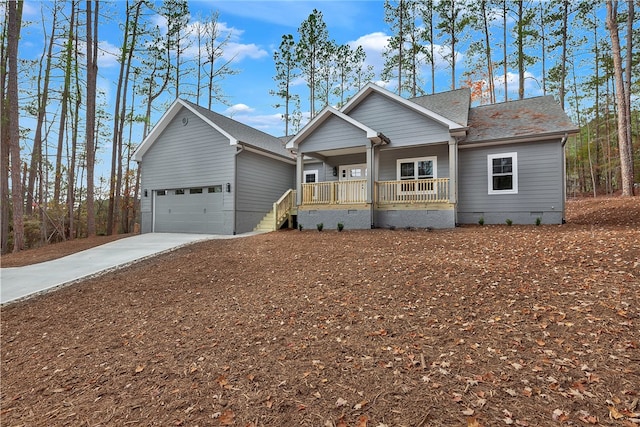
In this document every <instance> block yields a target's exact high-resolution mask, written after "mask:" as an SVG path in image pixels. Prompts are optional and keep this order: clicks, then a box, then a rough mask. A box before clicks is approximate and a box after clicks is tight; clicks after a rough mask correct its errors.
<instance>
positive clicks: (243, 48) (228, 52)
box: [222, 43, 268, 62]
mask: <svg viewBox="0 0 640 427" xmlns="http://www.w3.org/2000/svg"><path fill="white" fill-rule="evenodd" d="M267 55H268V53H267V51H266V50H264V49H262V48H261V47H259V46H257V45H256V44H254V43H250V44H242V43H229V44H228V45H227V46H226V47H225V49H224V53H223V55H222V57H223V58H224V59H226V60H230V59H233V61H234V62H238V61H242V60H243V59H245V58H250V59H260V58H264V57H265V56H267Z"/></svg>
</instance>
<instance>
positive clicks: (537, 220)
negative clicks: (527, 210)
mask: <svg viewBox="0 0 640 427" xmlns="http://www.w3.org/2000/svg"><path fill="white" fill-rule="evenodd" d="M540 224H542V218H540V217H538V218H536V225H540Z"/></svg>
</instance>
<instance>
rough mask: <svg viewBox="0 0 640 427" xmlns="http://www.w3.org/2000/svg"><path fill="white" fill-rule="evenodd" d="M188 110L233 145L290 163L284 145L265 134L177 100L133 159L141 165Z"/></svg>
mask: <svg viewBox="0 0 640 427" xmlns="http://www.w3.org/2000/svg"><path fill="white" fill-rule="evenodd" d="M183 108H187V109H188V110H189V111H191V112H192V113H193V114H195V115H196V116H198V117H200V118H201V119H202V120H204V121H205V122H206V123H207V124H208V125H209V126H211V127H212V128H214V129H215V130H216V131H218V132H220V133H221V134H222V135H224V137H225V138H228V139H229V144H230V145H238V144H240V145H243V146H249V147H252V148H255V149H257V150H258V151H262V152H267V153H270V154H275V155H277V156H280V157H285V158H287V159H291V154H290V153H289V152H288V151H287V150H285V148H284V147H283V145H282V141H281V140H280V139H278V138H276V137H274V136H271V135H269V134H267V133H265V132H262V131H259V130H257V129H254V128H252V127H251V126H247V125H245V124H243V123H240V122H238V121H236V120H233V119H230V118H229V117H226V116H223V115H222V114H218V113H214V112H213V111H211V110H208V109H206V108H204V107H201V106H199V105H197V104H194V103H193V102H190V101H186V100H183V99H180V98H178V99H176V100H175V101H174V102H173V104H171V106H170V107H169V109H168V110H167V111H166V112H165V113H164V115H163V116H162V118H161V119H160V121H159V122H158V123H157V124H156V125H155V126H154V128H153V129H152V130H151V132H150V133H149V135H147V137H146V138H145V139H144V141H142V144H140V146H139V147H138V148H137V149H136V151H135V153H134V154H133V158H134V160H136V161H141V160H142V156H144V154H145V153H146V152H147V150H149V148H151V146H152V145H153V144H154V142H155V141H156V139H157V138H158V137H159V136H160V134H162V131H164V129H165V128H166V127H167V126H168V125H169V123H171V120H173V118H174V117H175V116H176V115H177V114H178V112H179V111H180V110H182V109H183Z"/></svg>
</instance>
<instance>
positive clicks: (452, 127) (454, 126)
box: [340, 83, 467, 131]
mask: <svg viewBox="0 0 640 427" xmlns="http://www.w3.org/2000/svg"><path fill="white" fill-rule="evenodd" d="M371 92H377V93H379V94H380V95H382V96H385V97H387V98H389V99H391V100H393V101H395V102H398V103H400V104H402V105H404V106H405V107H407V108H410V109H412V110H414V111H416V112H418V113H420V114H422V115H424V116H426V117H429V118H430V119H432V120H435V121H436V122H438V123H440V124H441V125H443V126H446V127H447V128H448V129H449V131H465V130H466V129H467V128H466V127H465V126H462V125H461V124H459V123H456V122H454V121H452V120H449V119H447V118H446V117H443V116H441V115H440V114H438V113H434V112H433V111H431V110H429V109H427V108H424V107H423V106H421V105H418V104H416V103H415V102H411V101H409V100H408V99H404V98H403V97H401V96H400V95H397V94H395V93H393V92H391V91H389V90H387V89H385V88H383V87H380V86H378V85H376V84H374V83H368V84H367V85H366V86H365V87H363V88H362V89H361V90H360V92H358V93H357V94H356V95H355V96H354V97H353V98H351V99H350V100H349V102H347V103H346V104H345V105H344V106H343V107H342V108H341V109H340V111H341V112H343V113H345V114H348V113H349V111H351V110H352V109H353V108H355V107H356V106H357V105H358V104H359V103H360V102H361V101H363V100H364V99H365V98H366V97H367V96H368V95H369V94H370V93H371Z"/></svg>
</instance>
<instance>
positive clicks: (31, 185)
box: [26, 3, 58, 215]
mask: <svg viewBox="0 0 640 427" xmlns="http://www.w3.org/2000/svg"><path fill="white" fill-rule="evenodd" d="M52 9H53V15H52V23H51V35H50V36H49V43H48V44H47V45H46V46H47V48H46V49H47V50H46V53H45V54H44V55H43V56H42V59H45V58H46V62H45V66H44V76H42V65H41V66H40V70H39V76H38V87H39V86H40V85H39V83H40V81H42V82H43V83H42V90H41V91H39V92H38V118H37V121H36V130H35V135H34V138H33V150H32V153H31V164H30V167H29V182H28V183H27V204H26V214H27V215H31V213H32V209H33V204H34V203H33V202H34V200H33V195H34V194H35V184H36V178H37V177H38V173H39V171H40V170H41V168H42V167H41V163H42V127H43V126H44V120H45V116H46V113H47V105H48V103H49V80H50V77H51V58H52V51H53V44H54V40H55V31H56V22H57V17H58V9H57V4H55V3H54V5H53V7H52ZM43 22H44V18H43ZM43 33H44V31H43ZM42 59H41V61H40V62H41V64H42ZM42 79H44V80H42Z"/></svg>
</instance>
